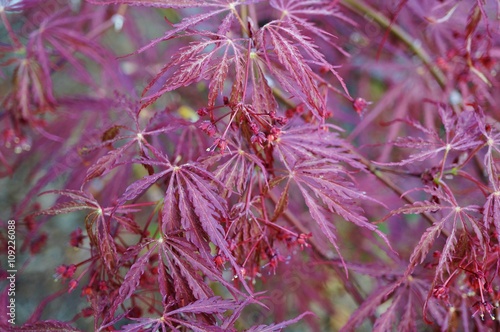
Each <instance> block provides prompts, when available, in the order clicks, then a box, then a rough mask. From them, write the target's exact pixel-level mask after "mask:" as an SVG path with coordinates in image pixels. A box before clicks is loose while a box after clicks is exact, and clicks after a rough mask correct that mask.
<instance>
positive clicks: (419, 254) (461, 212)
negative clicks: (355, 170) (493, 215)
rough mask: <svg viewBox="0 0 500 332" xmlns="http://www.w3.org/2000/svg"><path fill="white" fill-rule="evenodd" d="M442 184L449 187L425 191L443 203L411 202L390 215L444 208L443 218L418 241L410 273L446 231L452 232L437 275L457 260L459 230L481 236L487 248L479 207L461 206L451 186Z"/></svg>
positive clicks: (482, 242) (409, 268) (481, 243)
mask: <svg viewBox="0 0 500 332" xmlns="http://www.w3.org/2000/svg"><path fill="white" fill-rule="evenodd" d="M442 187H443V188H445V190H440V189H435V188H424V189H423V190H424V191H426V192H428V193H430V194H432V195H433V197H435V198H437V199H438V200H439V201H440V203H439V204H437V203H435V202H428V201H424V202H415V203H414V204H408V205H405V206H403V207H401V208H399V209H396V210H394V211H393V212H391V214H390V215H395V214H400V213H411V214H422V213H427V212H433V213H436V212H438V211H441V213H442V214H443V217H442V218H440V219H438V220H437V221H436V222H435V223H434V224H433V225H432V226H430V227H429V228H427V229H426V230H425V232H424V233H423V234H422V236H421V238H420V240H419V242H418V244H417V245H416V247H415V249H414V250H413V253H412V254H411V256H410V264H409V266H408V270H407V273H411V271H413V269H414V267H415V266H417V265H418V264H422V263H423V261H424V259H425V258H426V257H427V254H428V253H429V250H430V249H431V247H432V246H433V244H434V242H435V240H436V239H437V237H438V236H439V235H441V233H442V232H443V230H446V231H447V232H448V234H447V239H446V243H445V245H444V247H443V249H442V252H441V255H440V258H439V263H438V266H437V268H436V277H437V276H442V274H443V272H445V269H446V268H447V264H448V263H449V262H450V261H451V260H452V259H453V252H454V251H455V249H456V245H457V243H458V242H457V238H456V237H457V230H463V231H465V232H468V233H470V235H471V236H473V237H475V238H477V240H478V241H479V243H480V245H481V246H482V247H483V248H484V247H485V246H486V243H485V241H486V240H485V236H484V228H483V227H482V226H481V223H480V222H479V220H478V218H477V217H475V216H474V214H477V215H479V207H478V206H475V205H470V206H466V207H461V206H459V205H458V203H457V201H456V200H455V198H454V197H453V195H452V194H451V191H450V190H446V189H448V188H447V186H446V185H445V184H444V183H442Z"/></svg>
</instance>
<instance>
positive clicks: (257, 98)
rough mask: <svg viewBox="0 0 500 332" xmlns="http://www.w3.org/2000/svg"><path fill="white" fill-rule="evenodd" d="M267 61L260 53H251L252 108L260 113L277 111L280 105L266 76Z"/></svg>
mask: <svg viewBox="0 0 500 332" xmlns="http://www.w3.org/2000/svg"><path fill="white" fill-rule="evenodd" d="M265 66H266V62H265V59H263V58H262V55H261V54H259V53H258V52H255V51H252V52H250V64H249V67H250V77H251V80H252V106H253V108H254V109H255V110H256V111H257V112H259V113H271V112H273V111H276V110H277V108H278V103H277V102H276V98H275V97H274V94H273V90H272V89H271V87H270V85H269V84H270V83H269V82H270V79H269V78H268V77H267V76H266V74H265V71H264V68H265Z"/></svg>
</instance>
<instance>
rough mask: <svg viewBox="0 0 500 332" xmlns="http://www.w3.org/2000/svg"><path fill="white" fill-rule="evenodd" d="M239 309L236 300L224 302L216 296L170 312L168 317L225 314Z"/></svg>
mask: <svg viewBox="0 0 500 332" xmlns="http://www.w3.org/2000/svg"><path fill="white" fill-rule="evenodd" d="M236 307H237V303H236V302H235V301H234V300H224V299H222V298H221V297H219V296H214V297H211V298H208V299H201V300H198V301H196V302H193V303H190V304H188V305H186V306H184V307H182V308H179V309H176V310H173V311H170V312H168V313H167V314H166V316H172V315H177V314H186V313H193V314H200V313H205V314H215V313H224V312H225V311H227V310H233V309H235V308H236Z"/></svg>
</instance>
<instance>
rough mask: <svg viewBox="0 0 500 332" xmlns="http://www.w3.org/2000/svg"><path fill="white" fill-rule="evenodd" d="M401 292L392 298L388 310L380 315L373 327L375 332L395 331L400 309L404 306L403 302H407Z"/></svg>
mask: <svg viewBox="0 0 500 332" xmlns="http://www.w3.org/2000/svg"><path fill="white" fill-rule="evenodd" d="M402 295H403V294H402V293H401V292H398V293H397V294H396V295H395V296H393V297H392V303H391V305H390V306H389V308H387V310H386V311H385V312H384V313H383V314H382V315H380V317H379V318H378V319H377V320H376V321H375V324H374V325H373V331H374V332H383V331H393V330H394V327H395V326H394V325H395V323H396V322H397V318H398V317H399V312H398V311H399V309H400V306H401V305H402V302H403V301H404V300H405V299H404V298H403V296H402Z"/></svg>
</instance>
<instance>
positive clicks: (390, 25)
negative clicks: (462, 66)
mask: <svg viewBox="0 0 500 332" xmlns="http://www.w3.org/2000/svg"><path fill="white" fill-rule="evenodd" d="M341 4H342V5H344V6H345V7H347V8H348V9H350V10H352V11H354V12H356V13H358V14H360V15H362V16H365V17H367V18H370V19H372V20H373V21H375V22H377V23H378V24H379V25H380V26H381V27H383V28H385V29H388V30H389V31H390V32H391V33H392V34H393V35H394V36H395V37H396V38H398V39H399V40H401V41H402V42H403V43H404V44H405V45H406V46H407V47H408V48H409V49H410V50H411V51H412V52H413V53H414V54H415V55H416V56H417V57H418V58H419V59H420V60H421V61H422V62H423V63H424V64H425V65H426V67H427V68H428V69H429V71H430V72H431V74H432V76H434V78H435V79H436V81H437V83H438V84H439V86H440V87H441V88H443V89H444V88H445V86H446V77H445V75H444V74H443V72H442V71H441V70H440V69H439V68H438V67H437V66H436V65H435V64H433V62H432V59H431V57H430V55H429V54H428V53H427V52H426V51H425V50H424V49H423V48H422V47H421V43H420V42H419V41H418V40H416V39H414V38H413V37H412V36H410V35H409V34H408V33H406V31H404V30H403V29H401V28H400V27H399V26H398V25H396V24H394V22H392V21H391V20H390V19H389V18H387V17H386V16H385V15H384V14H382V13H380V12H379V11H377V10H375V9H374V8H372V7H371V6H369V5H367V4H366V3H364V2H363V1H362V0H342V1H341Z"/></svg>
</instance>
